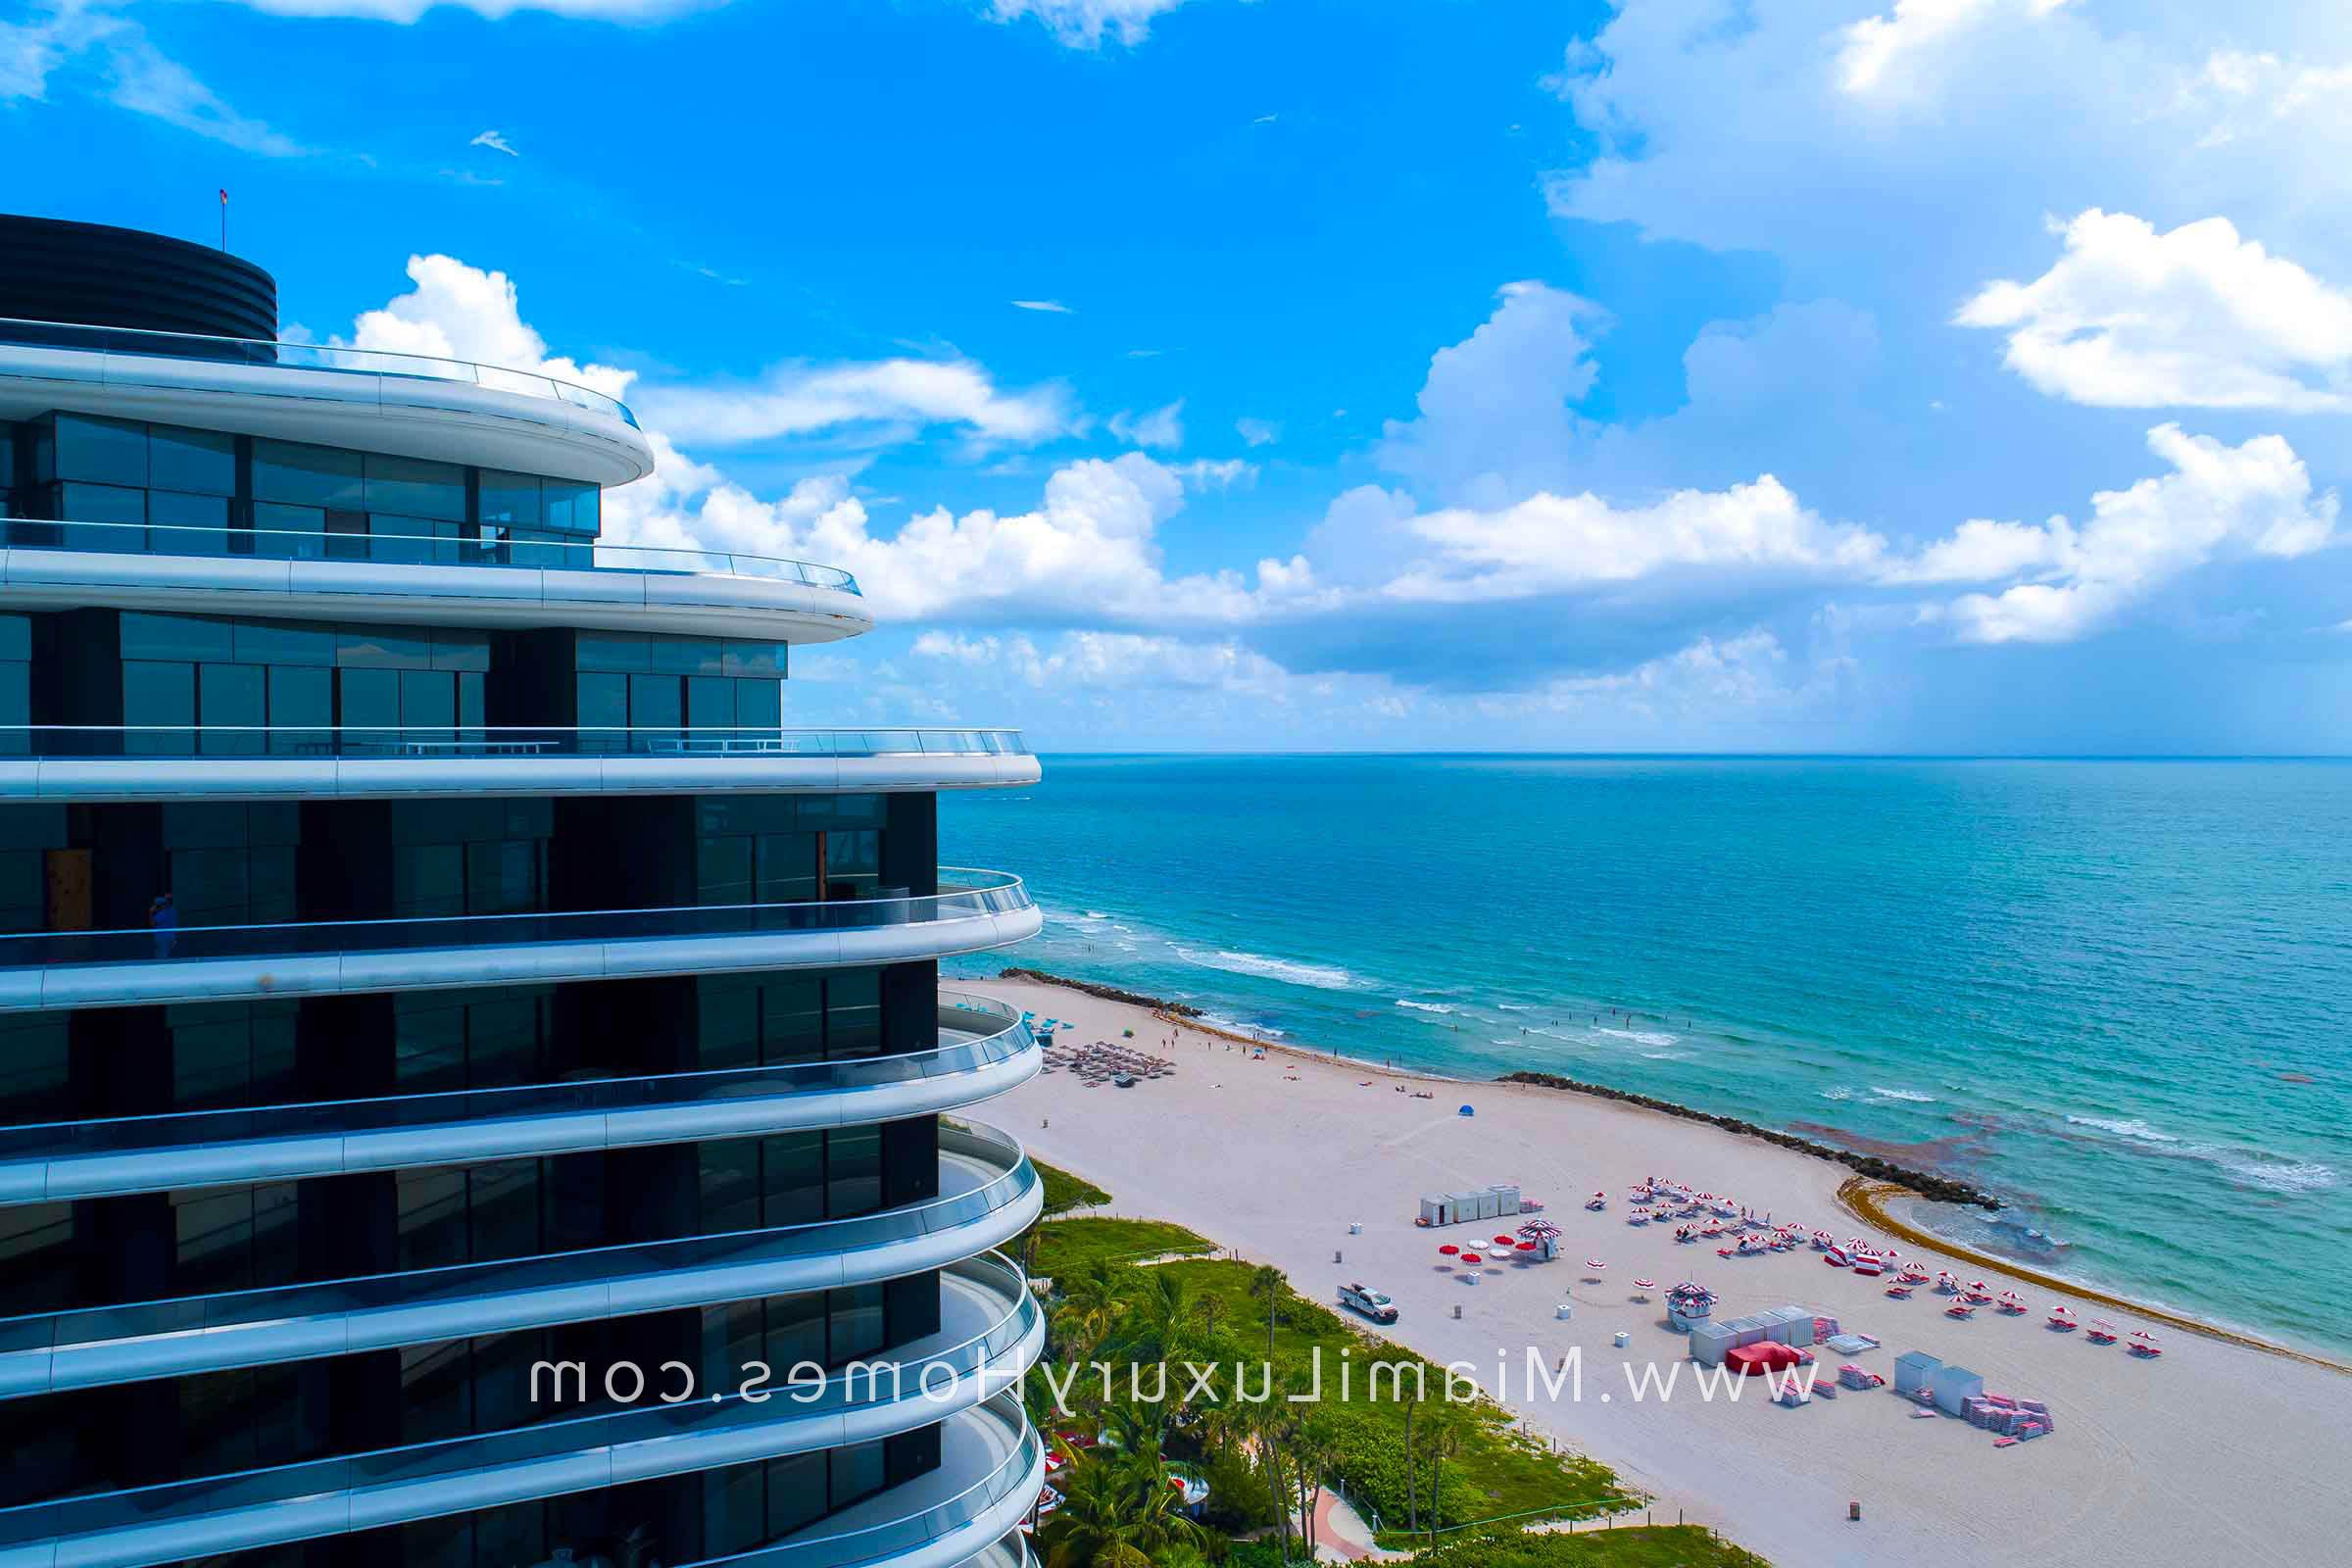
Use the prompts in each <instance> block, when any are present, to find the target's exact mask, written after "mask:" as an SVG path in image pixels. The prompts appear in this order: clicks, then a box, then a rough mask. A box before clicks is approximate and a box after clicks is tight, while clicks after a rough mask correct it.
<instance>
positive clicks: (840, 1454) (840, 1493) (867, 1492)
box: [826, 1440, 883, 1508]
mask: <svg viewBox="0 0 2352 1568" xmlns="http://www.w3.org/2000/svg"><path fill="white" fill-rule="evenodd" d="M826 1457H827V1458H828V1459H829V1460H830V1461H831V1462H832V1466H833V1486H832V1493H831V1495H832V1499H833V1506H834V1507H836V1508H846V1507H848V1506H849V1505H850V1504H851V1503H853V1502H856V1501H857V1500H858V1498H860V1497H868V1496H871V1495H874V1494H875V1493H877V1492H880V1491H881V1490H882V1475H883V1468H882V1445H881V1443H880V1441H879V1440H877V1441H875V1442H872V1443H853V1444H851V1445H850V1446H848V1447H846V1448H835V1449H833V1450H832V1451H831V1452H830V1453H828V1454H827V1455H826Z"/></svg>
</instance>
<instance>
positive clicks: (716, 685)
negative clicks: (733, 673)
mask: <svg viewBox="0 0 2352 1568" xmlns="http://www.w3.org/2000/svg"><path fill="white" fill-rule="evenodd" d="M686 722H687V723H689V724H691V725H693V726H694V727H695V728H696V729H731V728H733V727H734V724H735V683H734V682H733V681H729V680H720V679H718V678H717V677H716V676H712V675H694V676H690V677H688V679H687V681H686Z"/></svg>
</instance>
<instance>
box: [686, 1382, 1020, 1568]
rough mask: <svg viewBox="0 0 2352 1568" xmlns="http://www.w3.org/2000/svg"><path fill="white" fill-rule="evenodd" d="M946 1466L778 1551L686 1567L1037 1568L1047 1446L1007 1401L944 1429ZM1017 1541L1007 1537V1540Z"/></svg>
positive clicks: (970, 1413) (973, 1412)
mask: <svg viewBox="0 0 2352 1568" xmlns="http://www.w3.org/2000/svg"><path fill="white" fill-rule="evenodd" d="M939 1449H940V1454H939V1468H938V1469H936V1470H934V1471H932V1472H931V1473H930V1474H929V1475H925V1476H919V1477H917V1478H916V1479H914V1480H912V1481H909V1482H907V1483H906V1484H905V1485H904V1486H898V1487H893V1488H891V1489H890V1490H889V1491H888V1492H885V1493H883V1494H881V1495H879V1496H874V1497H869V1498H867V1499H866V1500H865V1501H863V1502H860V1503H858V1504H856V1505H854V1506H852V1507H850V1508H847V1509H844V1510H843V1511H842V1512H840V1513H838V1514H835V1515H834V1516H832V1517H831V1518H829V1519H825V1520H823V1521H821V1522H819V1523H817V1524H815V1525H812V1526H810V1527H809V1530H808V1531H806V1532H804V1533H802V1534H800V1535H797V1536H788V1537H786V1538H785V1539H784V1540H783V1541H780V1542H778V1543H776V1544H774V1545H772V1546H762V1547H760V1548H759V1549H758V1550H755V1551H746V1552H738V1553H736V1554H735V1555H733V1556H730V1557H706V1558H704V1559H703V1560H701V1561H700V1562H695V1563H688V1564H685V1565H683V1568H956V1565H962V1568H1029V1564H1030V1558H1029V1554H1028V1548H1027V1546H1026V1544H1024V1543H1023V1542H1022V1541H1021V1540H1020V1538H1019V1536H1018V1535H1017V1534H1014V1532H1015V1531H1017V1529H1018V1527H1019V1525H1020V1523H1021V1521H1022V1520H1023V1519H1024V1518H1026V1517H1028V1513H1029V1510H1030V1508H1031V1507H1033V1506H1034V1505H1035V1504H1036V1502H1037V1494H1038V1491H1039V1489H1040V1488H1042V1487H1043V1486H1044V1485H1045V1480H1046V1449H1045V1444H1044V1441H1043V1440H1042V1439H1040V1438H1039V1436H1038V1435H1037V1432H1036V1431H1035V1430H1034V1429H1033V1428H1031V1426H1030V1425H1029V1423H1028V1420H1027V1419H1026V1418H1025V1417H1024V1416H1023V1415H1022V1413H1021V1407H1020V1403H1019V1401H1018V1400H1017V1399H1016V1398H1015V1397H1013V1396H1012V1395H1011V1394H1009V1393H1007V1394H1005V1395H1001V1396H999V1397H997V1398H995V1399H992V1400H990V1401H989V1402H988V1403H987V1404H985V1405H982V1406H981V1407H979V1408H978V1409H976V1410H971V1411H967V1412H965V1413H964V1414H962V1415H960V1416H958V1417H956V1419H954V1420H952V1421H948V1422H946V1423H944V1424H943V1425H942V1427H941V1430H940V1434H939ZM1007 1538H1009V1539H1007Z"/></svg>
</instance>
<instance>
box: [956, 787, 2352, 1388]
mask: <svg viewBox="0 0 2352 1568" xmlns="http://www.w3.org/2000/svg"><path fill="white" fill-rule="evenodd" d="M1045 766H1046V775H1045V781H1044V783H1042V784H1041V785H1040V786H1038V787H1037V788H1036V789H1033V790H1025V791H1019V792H1012V793H1002V794H1000V793H993V792H982V793H974V794H966V795H952V796H945V797H943V798H942V804H941V841H942V849H943V856H942V858H944V859H948V860H951V861H955V862H957V863H962V864H969V865H982V866H994V867H1001V868H1005V869H1010V870H1017V871H1019V872H1021V873H1022V874H1024V875H1025V876H1027V877H1028V879H1029V881H1030V886H1031V888H1032V889H1033V891H1034V892H1035V894H1036V896H1037V898H1038V900H1039V902H1040V903H1041V904H1042V905H1043V906H1044V907H1045V908H1046V910H1047V917H1048V919H1047V930H1046V934H1045V935H1044V936H1043V937H1041V938H1040V939H1038V940H1037V941H1035V942H1032V943H1030V944H1028V945H1026V946H1025V947H1023V948H1021V949H1018V950H1016V951H1015V952H1014V953H1013V954H1011V955H1009V956H997V957H994V958H990V959H987V960H977V959H975V960H967V961H963V962H960V963H957V964H953V965H951V966H950V970H951V972H952V973H956V974H959V975H965V976H970V975H978V974H985V973H992V972H993V971H994V969H995V967H997V966H998V965H999V964H1001V963H1004V962H1016V963H1026V964H1032V965H1035V966H1037V967H1041V968H1046V969H1051V970H1054V971H1057V972H1063V973H1069V974H1075V975H1083V976H1087V977H1090V978H1096V979H1101V980H1105V981H1109V982H1112V983H1115V984H1119V985H1126V986H1131V987H1134V988H1135V989H1138V990H1143V991H1149V992H1152V993H1153V994H1155V995H1161V996H1170V997H1175V998H1180V999H1182V1000H1185V1001H1189V1002H1192V1003H1195V1004H1197V1005H1201V1006H1202V1007H1205V1008H1207V1009H1209V1010H1210V1011H1211V1012H1213V1013H1216V1014H1218V1015H1220V1016H1222V1017H1224V1018H1226V1019H1228V1020H1230V1021H1233V1022H1236V1023H1240V1024H1244V1025H1248V1026H1252V1027H1259V1028H1265V1029H1273V1030H1280V1031H1282V1032H1283V1034H1284V1035H1286V1036H1288V1037H1290V1038H1291V1039H1294V1040H1296V1041H1298V1042H1299V1043H1301V1044H1304V1045H1311V1046H1313V1047H1315V1048H1318V1049H1322V1050H1331V1051H1338V1052H1341V1053H1344V1054H1350V1055H1356V1056H1361V1057H1365V1058H1370V1059H1375V1060H1394V1061H1397V1062H1400V1063H1409V1064H1411V1065H1413V1066H1415V1067H1419V1068H1424V1069H1428V1070H1433V1071H1440V1072H1449V1073H1456V1074H1461V1075H1465V1076H1491V1075H1493V1074H1496V1073H1501V1072H1507V1071H1510V1070H1512V1069H1514V1068H1520V1067H1530V1068H1538V1069H1543V1070H1546V1071H1554V1072H1560V1073H1565V1074H1568V1075H1570V1076H1573V1077H1577V1078H1582V1079H1587V1080H1591V1081H1594V1082H1599V1083H1604V1084H1608V1085H1612V1086H1615V1087H1619V1088H1624V1089H1630V1090H1638V1091H1641V1092H1642V1093H1645V1094H1651V1095H1656V1096H1660V1097H1662V1098H1665V1099H1669V1100H1675V1101H1679V1102H1682V1103H1687V1104H1691V1105H1696V1106H1701V1107H1704V1108H1706V1109H1708V1110H1714V1111H1722V1112H1728V1113H1731V1114H1734V1115H1738V1116H1742V1117H1746V1118H1748V1119H1750V1120H1753V1121H1757V1122H1761V1123H1765V1124H1767V1125H1771V1126H1776V1127H1781V1128H1786V1129H1789V1130H1791V1131H1795V1132H1800V1133H1805V1134H1808V1135H1810V1136H1815V1137H1820V1138H1824V1139H1829V1140H1835V1141H1840V1142H1845V1143H1848V1144H1853V1145H1857V1146H1860V1147H1867V1148H1872V1149H1880V1150H1883V1152H1887V1153H1888V1154H1889V1155H1890V1156H1892V1157H1896V1158H1900V1159H1903V1160H1905V1161H1906V1162H1911V1163H1918V1164H1922V1165H1927V1166H1931V1167H1934V1168H1937V1169H1941V1170H1945V1171H1949V1172H1951V1173H1952V1174H1954V1175H1957V1176H1960V1177H1963V1178H1965V1179H1968V1180H1971V1181H1974V1182H1976V1183H1978V1184H1980V1185H1982V1186H1985V1187H1987V1188H1990V1189H1991V1190H1993V1191H1994V1192H1996V1193H1998V1194H2000V1195H2001V1196H2002V1197H2004V1198H2005V1199H2007V1200H2009V1201H2012V1202H2013V1203H2014V1204H2016V1205H2017V1216H2018V1218H2020V1219H2021V1220H2024V1221H2026V1222H2029V1223H2032V1224H2034V1225H2037V1226H2039V1227H2040V1228H2042V1229H2043V1230H2046V1231H2047V1232H2049V1233H2051V1234H2052V1235H2054V1236H2056V1237H2057V1238H2059V1239H2060V1240H2061V1241H2062V1242H2064V1243H2066V1244H2067V1245H2066V1248H2065V1250H2064V1251H2063V1252H2062V1253H2061V1254H2060V1255H2058V1256H2057V1257H2055V1258H2049V1259H2045V1260H2044V1262H2045V1264H2046V1266H2049V1267H2053V1268H2056V1269H2058V1270H2059V1271H2061V1272H2065V1273H2068V1274H2070V1275H2073V1276H2075V1277H2078V1278H2082V1279H2084V1280H2087V1281H2091V1282H2095V1283H2099V1284H2104V1285H2108V1286H2111V1287H2116V1288H2119V1289H2122V1290H2125V1291H2128V1292H2130V1293H2131V1294H2134V1295H2137V1296H2139V1297H2141V1298H2142V1299H2153V1300H2156V1301H2159V1302H2161V1303H2163V1304H2166V1305H2171V1306H2175V1307H2179V1308H2182V1309H2185V1310H2189V1311H2192V1312H2202V1313H2203V1314H2205V1315H2208V1316H2211V1317H2213V1318H2215V1319H2218V1320H2223V1321H2228V1322H2230V1323H2234V1324H2240V1325H2245V1326H2249V1327H2253V1328H2255V1329H2257V1330H2261V1331H2265V1332H2269V1333H2272V1334H2274V1335H2279V1336H2284V1337H2288V1338H2291V1339H2296V1340H2301V1341H2306V1342H2318V1343H2322V1344H2326V1345H2329V1346H2332V1347H2335V1348H2341V1347H2343V1346H2344V1345H2346V1344H2348V1343H2352V1327H2348V1326H2347V1324H2346V1322H2345V1321H2344V1320H2343V1319H2342V1318H2341V1317H2340V1316H2339V1315H2338V1313H2339V1307H2338V1304H2337V1303H2339V1302H2341V1301H2345V1300H2352V1187H2348V1185H2347V1183H2348V1182H2352V764H2346V763H2339V762H2330V761H2217V762H2199V761H2149V762H2132V761H2081V762H2077V761H1905V760H1885V761H1879V760H1753V759H1728V760H1682V759H1677V760H1662V759H1598V760H1596V759H1543V758H1385V757H1341V758H1303V757H1301V758H1269V757H1258V758H1233V757H1213V758H1169V757H1153V758H1136V757H1119V758H1106V757H1067V758H1049V759H1047V760H1046V764H1045ZM1612 1008H1615V1009H1630V1011H1631V1012H1632V1013H1633V1014H1634V1016H1633V1017H1632V1018H1631V1019H1630V1020H1629V1019H1627V1018H1625V1017H1624V1016H1622V1014H1612V1012H1611V1010H1610V1009H1612ZM1949 1223H1951V1224H1953V1225H1954V1226H1956V1227H1959V1228H1956V1229H1955V1230H1954V1234H1956V1235H1966V1236H1967V1237H1968V1238H1969V1239H1971V1240H1978V1241H1984V1240H1986V1239H1987V1238H1985V1237H1984V1236H1983V1235H1981V1234H1978V1233H1977V1232H1976V1230H1975V1222H1974V1221H1973V1220H1952V1221H1949ZM1994 1239H1997V1238H1994Z"/></svg>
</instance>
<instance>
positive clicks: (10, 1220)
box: [0, 1203, 78, 1312]
mask: <svg viewBox="0 0 2352 1568" xmlns="http://www.w3.org/2000/svg"><path fill="white" fill-rule="evenodd" d="M77 1261H78V1260H77V1258H76V1255H75V1251H74V1247H73V1204H72V1203H23V1204H17V1205H12V1206H10V1207H7V1208H0V1277H4V1278H6V1279H7V1280H8V1282H9V1300H10V1303H11V1305H12V1307H13V1309H14V1310H16V1311H19V1312H50V1311H55V1310H57V1309H58V1308H60V1307H62V1306H63V1305H65V1303H66V1302H67V1301H68V1300H70V1299H73V1296H74V1294H75V1292H76V1280H77V1276H78V1269H77Z"/></svg>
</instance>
